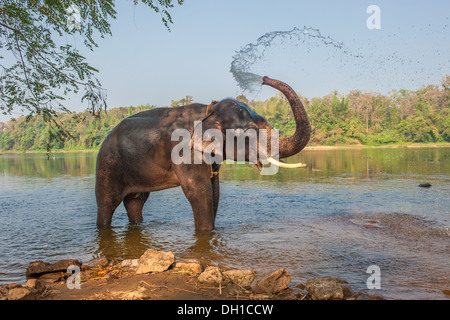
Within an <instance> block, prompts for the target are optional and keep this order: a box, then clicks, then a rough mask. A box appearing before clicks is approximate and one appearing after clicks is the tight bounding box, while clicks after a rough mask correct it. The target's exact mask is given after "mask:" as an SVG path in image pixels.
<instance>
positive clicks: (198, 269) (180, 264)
mask: <svg viewBox="0 0 450 320" xmlns="http://www.w3.org/2000/svg"><path fill="white" fill-rule="evenodd" d="M202 270H203V267H202V263H201V262H200V261H198V260H196V259H187V260H182V261H177V262H176V263H175V266H174V267H173V271H182V272H186V273H188V274H190V275H194V276H197V275H199V274H200V273H202Z"/></svg>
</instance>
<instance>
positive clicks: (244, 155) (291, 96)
mask: <svg viewBox="0 0 450 320" xmlns="http://www.w3.org/2000/svg"><path fill="white" fill-rule="evenodd" d="M262 84H263V85H268V86H271V87H273V88H275V89H278V90H279V91H281V92H282V93H283V94H284V95H285V96H286V98H287V100H288V101H289V104H290V106H291V109H292V112H293V114H294V119H295V124H296V129H295V132H294V134H293V135H292V136H290V137H283V136H279V135H278V133H277V131H275V130H273V127H272V126H271V125H270V123H269V122H268V121H267V120H266V119H265V118H264V117H262V116H260V115H259V114H257V113H255V112H254V111H253V110H251V109H250V108H249V107H248V106H247V105H245V104H244V103H242V102H240V101H237V100H234V99H225V100H222V101H220V102H217V103H215V104H213V105H210V107H209V108H208V111H207V114H206V116H205V117H204V118H203V119H202V120H201V123H198V124H197V128H198V126H200V125H201V133H202V136H203V139H202V142H201V144H198V145H197V147H195V146H194V149H196V150H198V151H201V152H202V153H204V154H211V155H212V157H214V158H213V159H214V161H218V162H221V160H222V159H223V160H225V159H230V160H235V161H241V160H244V161H250V162H253V163H255V164H256V165H257V166H258V168H259V169H260V170H261V168H262V165H261V162H260V160H266V161H268V162H270V163H272V164H275V165H277V166H280V167H287V168H298V167H304V166H305V165H304V164H301V163H299V164H287V163H285V162H281V161H278V160H276V159H281V158H287V157H290V156H292V155H295V154H297V153H299V152H300V151H301V150H302V149H303V148H304V147H305V146H306V144H307V143H308V141H309V138H310V134H311V126H310V124H309V119H308V115H307V113H306V110H305V108H304V106H303V104H302V102H301V100H300V98H299V97H298V95H297V94H296V93H295V92H294V90H292V88H291V87H290V86H288V85H287V84H286V83H284V82H281V81H278V80H274V79H271V78H268V77H263V83H262ZM264 132H265V134H264V135H265V138H264V139H263V135H262V133H264ZM194 134H195V130H194ZM254 134H255V135H254ZM213 137H214V139H213ZM220 139H223V140H222V141H218V140H220ZM234 139H235V140H234ZM273 139H277V142H278V144H277V146H278V148H276V146H275V145H274V143H273V141H275V140H273ZM233 140H234V141H233ZM239 141H241V142H242V141H244V145H245V148H242V145H241V146H240V145H239ZM263 141H264V144H266V145H264V147H262V146H263V144H261V143H262V142H263ZM213 142H214V145H213Z"/></svg>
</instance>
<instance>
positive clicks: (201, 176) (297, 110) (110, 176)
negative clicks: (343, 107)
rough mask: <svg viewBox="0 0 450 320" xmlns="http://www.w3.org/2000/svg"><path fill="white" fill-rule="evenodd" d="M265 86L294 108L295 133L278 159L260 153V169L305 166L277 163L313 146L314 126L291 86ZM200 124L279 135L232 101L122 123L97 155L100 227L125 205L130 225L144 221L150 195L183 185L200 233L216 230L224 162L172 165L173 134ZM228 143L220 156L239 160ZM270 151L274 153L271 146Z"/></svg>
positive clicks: (282, 143)
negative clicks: (272, 89) (143, 212)
mask: <svg viewBox="0 0 450 320" xmlns="http://www.w3.org/2000/svg"><path fill="white" fill-rule="evenodd" d="M262 84H263V85H268V86H271V87H273V88H275V89H277V90H279V91H280V92H282V93H283V94H284V96H285V97H286V98H287V100H288V102H289V104H290V106H291V110H292V112H293V115H294V119H295V123H296V129H295V132H294V133H293V135H292V136H289V137H284V136H281V135H280V136H278V139H279V140H278V150H277V153H276V154H275V157H274V156H273V155H272V153H269V151H266V152H258V154H257V161H256V163H255V164H256V165H257V167H258V169H259V170H261V169H262V165H261V161H267V162H270V163H273V164H275V165H277V166H280V167H302V166H305V165H303V164H287V163H285V162H283V161H278V160H276V158H278V159H282V158H287V157H290V156H292V155H295V154H297V153H299V152H300V151H301V150H302V149H303V148H304V147H305V146H306V145H307V143H308V142H309V139H310V135H311V126H310V123H309V119H308V115H307V113H306V110H305V108H304V106H303V104H302V102H301V100H300V98H299V97H298V95H297V94H296V93H295V92H294V90H293V89H292V88H291V87H290V86H289V85H287V84H286V83H284V82H281V81H279V80H275V79H271V78H269V77H263V78H262ZM195 123H197V124H198V123H199V124H201V125H202V130H203V131H205V130H208V129H209V128H215V129H217V130H219V131H222V132H225V130H226V129H237V128H241V129H243V130H246V129H249V128H254V129H259V130H268V131H269V130H271V131H274V130H272V129H273V128H272V126H271V125H270V124H269V122H268V121H267V120H266V119H265V118H264V117H262V116H261V115H259V114H257V113H255V112H254V111H252V110H251V109H250V108H249V107H248V106H247V105H246V104H244V103H242V102H240V101H237V100H235V99H230V98H227V99H224V100H221V101H219V102H213V103H211V104H210V105H205V104H199V103H193V104H190V105H185V106H180V107H173V108H155V109H151V110H147V111H142V112H140V113H137V114H135V115H132V116H130V117H128V118H126V119H124V120H122V122H120V123H119V124H118V125H117V126H116V127H115V128H114V129H113V130H112V131H111V132H110V133H109V134H108V136H107V137H106V138H105V140H104V141H103V143H102V145H101V147H100V150H99V152H98V155H97V163H96V180H95V193H96V200H97V226H98V227H99V228H102V227H108V226H110V225H111V221H112V216H113V214H114V211H115V210H116V208H117V207H118V206H119V205H120V203H121V202H122V201H123V204H124V206H125V209H126V211H127V215H128V219H129V221H130V223H132V224H133V223H140V222H142V221H143V216H142V209H143V206H144V204H145V202H146V200H147V199H148V197H149V194H150V193H151V192H154V191H158V190H163V189H168V188H173V187H178V186H181V189H182V191H183V192H184V195H185V196H186V198H187V199H188V201H189V203H190V205H191V207H192V212H193V215H194V224H195V230H196V231H211V230H213V229H214V228H215V219H216V214H217V209H218V205H219V191H220V190H219V169H220V166H221V163H217V162H214V163H207V162H206V161H202V162H201V163H192V162H191V163H180V164H175V163H174V162H173V161H172V160H171V154H172V150H173V148H174V147H175V146H176V145H177V143H178V141H173V139H172V133H173V132H174V130H176V129H185V130H187V131H188V132H190V133H191V134H192V133H193V132H194V130H195V128H194V124H195ZM269 134H270V133H269ZM224 140H226V139H225V138H224ZM223 143H224V144H223V150H219V151H217V150H216V152H219V153H221V156H222V157H223V159H229V160H236V159H235V157H236V155H235V154H234V155H233V154H230V152H228V155H227V148H226V146H227V143H229V142H227V141H223ZM246 144H247V142H246ZM269 144H270V143H268V145H269ZM207 145H208V143H205V142H202V143H201V144H200V148H203V149H204V148H205V147H206V146H207ZM190 147H191V148H190V152H191V155H190V156H191V157H194V153H195V152H196V151H199V150H197V148H196V147H194V146H193V143H192V141H191V143H190ZM246 148H247V149H246V150H247V151H245V161H248V160H249V159H248V158H249V156H250V154H249V153H250V152H249V151H248V150H249V149H250V148H249V146H248V145H246ZM269 149H270V150H272V146H271V145H269V146H268V148H267V150H269ZM273 149H274V150H275V148H273ZM200 151H201V150H200ZM269 154H270V155H271V156H268V155H269Z"/></svg>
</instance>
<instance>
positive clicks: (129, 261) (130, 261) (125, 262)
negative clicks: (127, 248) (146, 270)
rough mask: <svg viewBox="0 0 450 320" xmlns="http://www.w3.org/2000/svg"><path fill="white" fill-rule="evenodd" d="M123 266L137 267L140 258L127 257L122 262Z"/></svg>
mask: <svg viewBox="0 0 450 320" xmlns="http://www.w3.org/2000/svg"><path fill="white" fill-rule="evenodd" d="M120 266H121V267H137V266H139V259H125V260H123V261H122V262H121V263H120Z"/></svg>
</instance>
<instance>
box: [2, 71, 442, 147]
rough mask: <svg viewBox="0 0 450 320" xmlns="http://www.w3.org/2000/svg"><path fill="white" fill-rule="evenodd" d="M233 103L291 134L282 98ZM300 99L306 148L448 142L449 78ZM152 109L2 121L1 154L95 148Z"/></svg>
mask: <svg viewBox="0 0 450 320" xmlns="http://www.w3.org/2000/svg"><path fill="white" fill-rule="evenodd" d="M190 98H191V97H190ZM237 99H238V100H241V101H243V102H245V103H247V104H248V105H249V106H250V107H251V108H253V109H254V110H255V111H256V112H257V113H259V114H260V115H262V116H264V117H265V118H266V119H267V120H268V121H269V122H270V123H271V124H272V126H273V127H274V128H276V129H279V130H280V133H282V134H284V135H290V134H292V133H293V132H294V130H295V122H294V120H293V116H292V112H291V110H290V107H289V103H288V102H287V100H286V99H285V97H284V96H282V95H281V94H278V95H277V96H275V97H272V98H270V99H267V100H265V101H249V100H248V99H247V98H246V97H245V96H244V95H241V96H238V97H237ZM301 99H302V101H303V104H304V105H305V108H306V110H307V112H308V115H309V119H310V122H311V126H312V136H311V142H310V144H315V145H336V144H363V145H383V144H392V143H410V142H419V143H429V142H450V76H446V77H445V78H444V79H443V81H442V83H441V84H440V85H434V84H431V85H428V86H424V87H422V88H420V89H419V90H416V91H411V90H405V89H401V90H394V91H392V92H390V93H389V95H383V94H380V93H376V92H372V91H369V92H366V91H364V92H363V91H359V90H353V91H350V92H349V93H348V94H346V95H343V94H340V93H338V92H332V93H330V94H328V95H326V96H324V97H321V98H312V99H307V98H305V97H301ZM185 100H186V101H187V99H184V100H183V99H182V100H179V101H178V102H180V101H181V103H180V104H183V102H182V101H185ZM190 100H192V99H189V101H190ZM151 108H154V106H151V105H141V106H138V107H122V108H113V109H110V110H108V111H107V112H102V113H101V115H100V116H99V117H97V116H94V115H92V114H91V113H90V112H87V111H86V112H82V113H72V114H60V115H59V116H58V118H57V119H56V123H46V122H45V121H43V119H42V117H41V116H33V117H20V118H18V119H16V120H14V121H9V122H8V123H6V124H5V123H0V150H4V151H10V150H13V151H33V150H48V149H53V150H60V149H64V150H82V149H96V148H99V146H100V144H101V142H102V141H103V139H104V138H105V137H106V135H107V134H108V133H109V132H110V131H111V130H112V129H113V128H114V127H115V126H116V125H117V124H118V123H119V122H120V121H121V120H123V119H124V118H126V117H129V116H131V115H132V114H135V113H137V112H140V111H143V110H148V109H151ZM55 137H59V139H55Z"/></svg>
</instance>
